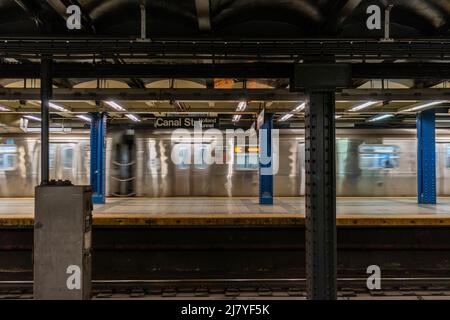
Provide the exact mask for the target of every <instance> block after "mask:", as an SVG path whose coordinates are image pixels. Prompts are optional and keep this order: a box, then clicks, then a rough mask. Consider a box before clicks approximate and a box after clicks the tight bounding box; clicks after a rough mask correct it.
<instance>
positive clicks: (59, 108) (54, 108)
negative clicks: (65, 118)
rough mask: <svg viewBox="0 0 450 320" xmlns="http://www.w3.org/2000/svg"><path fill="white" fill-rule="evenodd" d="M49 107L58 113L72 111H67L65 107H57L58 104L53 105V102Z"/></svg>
mask: <svg viewBox="0 0 450 320" xmlns="http://www.w3.org/2000/svg"><path fill="white" fill-rule="evenodd" d="M48 106H49V107H50V108H52V109H53V110H57V111H60V112H70V110H68V109H66V108H64V107H62V106H60V105H57V104H56V103H53V102H49V103H48Z"/></svg>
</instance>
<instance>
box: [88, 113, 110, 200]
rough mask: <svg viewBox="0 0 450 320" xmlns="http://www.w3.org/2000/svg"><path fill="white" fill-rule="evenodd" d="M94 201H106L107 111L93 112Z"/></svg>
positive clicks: (92, 176) (92, 159)
mask: <svg viewBox="0 0 450 320" xmlns="http://www.w3.org/2000/svg"><path fill="white" fill-rule="evenodd" d="M91 117H92V122H91V175H90V176H91V186H92V189H93V195H92V202H93V203H96V204H103V203H105V149H106V112H103V113H91Z"/></svg>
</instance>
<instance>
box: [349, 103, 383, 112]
mask: <svg viewBox="0 0 450 320" xmlns="http://www.w3.org/2000/svg"><path fill="white" fill-rule="evenodd" d="M377 103H378V101H367V102H364V103H361V104H358V105H356V106H353V107H351V108H350V109H349V110H348V111H349V112H356V111H361V110H363V109H367V108H369V107H371V106H373V105H375V104H377Z"/></svg>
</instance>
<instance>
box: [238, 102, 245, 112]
mask: <svg viewBox="0 0 450 320" xmlns="http://www.w3.org/2000/svg"><path fill="white" fill-rule="evenodd" d="M246 108H247V102H246V101H241V102H239V104H238V106H237V108H236V111H244V110H245V109H246Z"/></svg>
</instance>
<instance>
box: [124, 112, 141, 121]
mask: <svg viewBox="0 0 450 320" xmlns="http://www.w3.org/2000/svg"><path fill="white" fill-rule="evenodd" d="M125 117H127V118H128V119H131V120H133V121H135V122H140V121H141V119H139V117H137V116H135V115H134V114H131V113H127V114H126V115H125Z"/></svg>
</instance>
